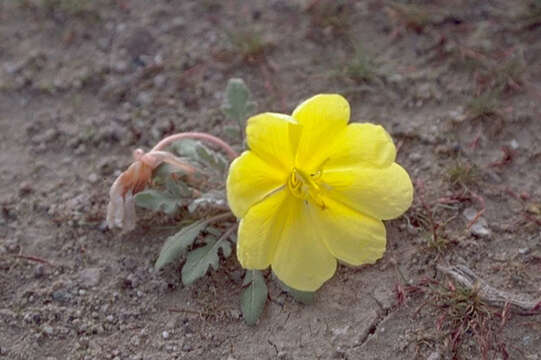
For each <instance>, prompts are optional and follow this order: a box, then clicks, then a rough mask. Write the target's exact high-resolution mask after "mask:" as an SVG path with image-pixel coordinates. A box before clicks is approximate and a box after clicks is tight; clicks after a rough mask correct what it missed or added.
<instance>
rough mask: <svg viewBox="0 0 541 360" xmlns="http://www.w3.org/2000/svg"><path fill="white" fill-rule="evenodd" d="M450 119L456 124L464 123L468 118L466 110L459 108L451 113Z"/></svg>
mask: <svg viewBox="0 0 541 360" xmlns="http://www.w3.org/2000/svg"><path fill="white" fill-rule="evenodd" d="M449 118H450V119H451V120H452V121H454V122H457V123H459V122H463V121H464V120H466V119H467V118H468V116H467V115H466V114H465V113H464V108H462V107H459V108H458V109H457V110H453V111H449Z"/></svg>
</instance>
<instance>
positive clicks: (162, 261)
mask: <svg viewBox="0 0 541 360" xmlns="http://www.w3.org/2000/svg"><path fill="white" fill-rule="evenodd" d="M206 226H207V222H206V221H205V220H200V221H197V222H195V223H193V224H191V225H188V226H186V227H184V228H182V229H181V230H180V231H179V232H177V233H176V234H175V235H172V236H170V237H169V238H167V240H166V241H165V244H164V245H163V247H162V249H161V251H160V256H158V260H156V264H154V268H155V269H156V270H160V269H161V268H163V267H164V266H165V265H167V264H169V263H171V262H173V261H175V260H176V259H177V258H178V257H179V256H180V255H181V254H183V253H184V252H185V251H186V249H187V248H188V246H190V245H192V244H193V242H194V241H195V239H196V238H197V235H199V233H200V232H201V231H203V230H204V229H205V227H206Z"/></svg>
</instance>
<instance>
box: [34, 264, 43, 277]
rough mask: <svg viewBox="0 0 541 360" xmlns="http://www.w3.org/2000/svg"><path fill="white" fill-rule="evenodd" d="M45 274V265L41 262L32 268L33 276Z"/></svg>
mask: <svg viewBox="0 0 541 360" xmlns="http://www.w3.org/2000/svg"><path fill="white" fill-rule="evenodd" d="M44 274H45V266H44V265H43V264H37V265H36V267H35V268H34V277H35V278H40V277H42V276H43V275H44Z"/></svg>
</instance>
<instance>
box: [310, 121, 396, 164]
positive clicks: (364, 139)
mask: <svg viewBox="0 0 541 360" xmlns="http://www.w3.org/2000/svg"><path fill="white" fill-rule="evenodd" d="M395 158H396V148H395V146H394V143H393V139H392V138H391V136H390V135H389V134H388V133H387V131H385V129H384V128H383V127H382V126H380V125H374V124H370V123H363V124H349V125H348V126H347V127H346V128H345V129H344V130H343V131H342V132H340V133H339V134H338V135H336V137H335V139H334V140H333V142H332V145H331V146H328V147H326V148H325V151H322V152H320V153H318V154H317V156H314V157H313V158H311V159H310V162H311V163H310V164H309V165H308V166H311V167H309V168H308V169H311V170H314V171H315V170H319V169H318V167H321V166H323V167H324V168H336V167H344V166H353V165H360V164H362V165H363V166H366V167H387V166H389V165H391V164H392V163H393V162H394V161H395Z"/></svg>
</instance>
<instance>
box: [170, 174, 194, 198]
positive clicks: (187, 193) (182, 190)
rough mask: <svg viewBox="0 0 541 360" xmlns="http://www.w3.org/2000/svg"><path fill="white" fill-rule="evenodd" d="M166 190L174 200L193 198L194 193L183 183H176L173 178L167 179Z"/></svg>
mask: <svg viewBox="0 0 541 360" xmlns="http://www.w3.org/2000/svg"><path fill="white" fill-rule="evenodd" d="M165 188H166V189H167V192H168V193H169V194H170V195H171V196H172V197H173V198H191V197H192V192H191V190H190V189H189V188H188V186H187V185H186V184H185V183H184V182H182V181H175V180H173V178H172V177H170V176H169V177H167V178H166V179H165Z"/></svg>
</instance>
